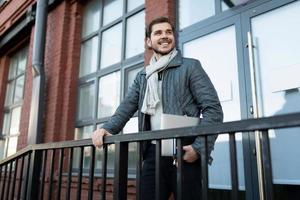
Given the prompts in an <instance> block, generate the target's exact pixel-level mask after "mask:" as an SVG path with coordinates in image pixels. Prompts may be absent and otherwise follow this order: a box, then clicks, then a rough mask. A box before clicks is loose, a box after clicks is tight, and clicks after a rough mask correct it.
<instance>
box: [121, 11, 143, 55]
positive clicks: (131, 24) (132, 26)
mask: <svg viewBox="0 0 300 200" xmlns="http://www.w3.org/2000/svg"><path fill="white" fill-rule="evenodd" d="M136 27H139V28H136ZM144 38H145V11H142V12H140V13H138V14H136V15H133V16H132V17H130V18H128V20H127V29H126V58H129V57H132V56H135V55H137V54H140V53H143V52H144V46H145V45H144Z"/></svg>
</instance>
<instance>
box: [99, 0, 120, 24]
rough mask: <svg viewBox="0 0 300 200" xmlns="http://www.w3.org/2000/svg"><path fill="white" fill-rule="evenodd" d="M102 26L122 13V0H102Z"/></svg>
mask: <svg viewBox="0 0 300 200" xmlns="http://www.w3.org/2000/svg"><path fill="white" fill-rule="evenodd" d="M103 12H104V13H103V26H105V25H107V24H109V23H110V22H112V21H114V20H116V19H118V18H119V17H121V16H122V14H123V1H122V0H104V10H103Z"/></svg>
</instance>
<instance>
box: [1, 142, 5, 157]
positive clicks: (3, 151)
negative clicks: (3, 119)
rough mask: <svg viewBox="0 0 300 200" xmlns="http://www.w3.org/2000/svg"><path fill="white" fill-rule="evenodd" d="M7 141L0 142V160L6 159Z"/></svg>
mask: <svg viewBox="0 0 300 200" xmlns="http://www.w3.org/2000/svg"><path fill="white" fill-rule="evenodd" d="M5 144H6V140H0V160H2V159H4V158H5V149H6V148H5V146H6V145H5Z"/></svg>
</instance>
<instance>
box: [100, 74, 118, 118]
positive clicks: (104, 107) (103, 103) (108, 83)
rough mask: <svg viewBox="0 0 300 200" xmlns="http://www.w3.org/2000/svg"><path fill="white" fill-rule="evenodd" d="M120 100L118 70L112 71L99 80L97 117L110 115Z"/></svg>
mask: <svg viewBox="0 0 300 200" xmlns="http://www.w3.org/2000/svg"><path fill="white" fill-rule="evenodd" d="M119 101H120V72H119V71H118V72H114V73H112V74H109V75H107V76H104V77H101V78H100V80H99V96H98V118H102V117H108V116H111V115H112V114H113V113H114V112H115V110H116V108H117V106H118V105H119Z"/></svg>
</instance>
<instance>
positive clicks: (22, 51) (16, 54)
mask: <svg viewBox="0 0 300 200" xmlns="http://www.w3.org/2000/svg"><path fill="white" fill-rule="evenodd" d="M28 54H29V46H28V45H24V46H21V47H20V48H18V49H17V50H16V51H13V52H12V53H10V54H9V55H8V57H9V61H8V64H7V66H8V70H7V76H6V77H7V80H6V81H5V99H4V102H3V112H2V116H3V120H2V124H1V133H0V140H2V141H3V145H4V146H3V154H2V155H1V156H2V157H3V158H6V157H7V156H8V155H7V153H8V147H9V140H10V139H12V138H18V136H19V135H20V122H21V116H22V105H23V102H24V90H25V83H26V67H27V65H28ZM23 55H25V58H24V59H26V62H25V69H24V71H22V72H21V73H19V72H18V70H19V68H18V67H19V64H20V58H21V56H23ZM14 62H16V63H17V68H16V71H15V73H14V74H13V76H12V77H10V70H11V67H12V65H13V63H14ZM21 77H23V78H24V81H23V86H22V98H21V99H20V100H19V101H16V102H15V99H14V98H15V94H16V84H17V80H18V79H19V78H21ZM10 84H12V87H11V88H9V85H10ZM8 89H10V90H12V91H11V93H10V95H12V97H11V102H8V103H7V102H6V99H7V95H8V93H7V92H8ZM18 108H20V118H19V127H18V129H19V130H18V132H17V133H12V134H11V133H10V132H9V131H10V129H11V124H12V116H13V115H12V114H13V111H14V110H15V109H18ZM6 114H9V119H8V120H9V121H8V122H7V123H8V124H7V125H8V132H6V133H4V131H5V130H4V122H5V120H4V118H5V115H6ZM16 150H17V149H16Z"/></svg>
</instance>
